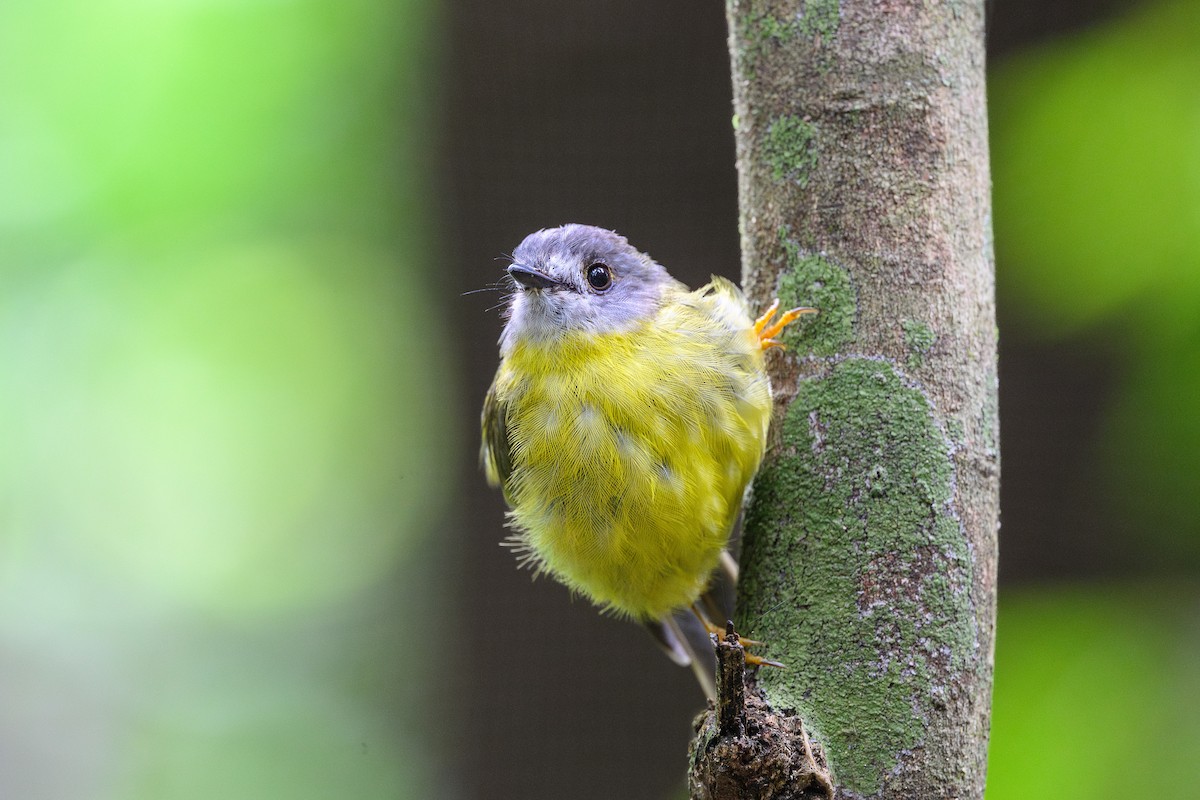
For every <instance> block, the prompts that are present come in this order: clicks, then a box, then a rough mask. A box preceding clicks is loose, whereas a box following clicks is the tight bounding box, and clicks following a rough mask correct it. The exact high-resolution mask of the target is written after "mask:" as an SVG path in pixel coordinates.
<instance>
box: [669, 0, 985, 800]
mask: <svg viewBox="0 0 1200 800" xmlns="http://www.w3.org/2000/svg"><path fill="white" fill-rule="evenodd" d="M728 14H729V27H730V52H731V56H732V61H733V87H734V107H735V111H736V115H735V117H734V125H735V127H736V131H737V161H738V172H739V188H740V200H741V231H742V252H743V275H744V286H745V287H746V289H747V293H748V295H749V296H750V298H751V300H752V302H753V303H755V304H759V305H765V304H766V302H768V301H769V300H770V299H771V298H773V297H775V296H779V297H780V298H781V300H782V302H783V305H784V307H785V308H787V307H789V306H798V305H811V306H815V307H817V308H818V309H820V314H818V315H810V316H809V317H805V318H802V320H801V321H800V322H798V323H795V324H794V325H793V326H792V329H790V331H789V333H787V334H785V337H784V340H785V342H786V343H787V344H788V347H789V350H788V352H787V353H781V354H779V355H775V356H772V359H771V369H772V384H773V386H774V388H775V397H776V402H777V408H776V415H777V416H776V428H775V431H774V433H773V435H772V442H771V446H770V448H769V452H768V455H767V459H766V461H765V462H764V465H763V468H762V470H761V472H760V473H759V476H758V477H757V479H756V480H755V486H754V497H753V500H752V501H751V503H750V505H749V506H748V508H747V512H746V521H745V533H744V537H743V550H742V557H741V563H742V579H741V582H740V585H739V595H738V612H737V620H738V629H739V631H740V632H741V633H743V634H746V635H748V636H750V637H752V638H754V639H758V640H761V641H763V642H764V645H763V646H762V648H760V650H759V651H760V652H761V654H762V655H764V656H766V657H769V658H772V659H776V660H779V661H782V662H784V663H785V664H786V665H787V668H786V669H764V670H762V671H761V673H760V675H759V678H758V686H759V687H760V689H761V690H762V692H763V693H764V695H763V696H764V698H765V700H766V701H767V704H768V705H769V707H770V708H771V709H772V710H773V711H774V712H776V713H778V714H780V715H782V716H784V717H787V716H789V715H794V714H798V715H799V716H800V717H801V718H802V719H803V722H804V726H803V728H800V727H799V726H796V725H793V726H792V727H791V728H789V729H788V730H791V731H793V746H794V748H795V749H796V750H803V749H804V743H803V742H802V741H800V739H801V738H803V736H802V734H803V731H804V730H806V731H807V733H808V736H809V738H810V739H811V741H812V743H813V745H814V748H815V750H814V752H815V753H816V755H817V756H818V759H817V760H818V761H820V759H821V757H822V756H823V757H824V759H827V763H828V770H829V773H831V777H832V785H833V789H832V794H833V795H834V796H836V797H844V798H850V797H854V798H870V797H880V798H922V799H926V798H982V797H983V789H984V779H985V769H986V755H987V736H988V720H989V712H990V695H991V680H992V646H993V633H994V619H995V616H994V614H995V579H996V533H997V528H998V514H999V453H998V420H997V402H996V327H995V314H994V300H993V293H994V292H993V284H994V279H993V267H992V245H991V217H990V199H989V193H990V180H989V175H988V153H987V118H986V113H985V96H984V48H983V21H984V10H983V3H982V2H981V0H970V1H969V2H967V1H963V2H956V1H954V0H946V1H945V2H941V3H935V2H915V1H914V0H889V1H888V2H879V1H878V0H876V1H875V2H866V0H843V2H841V3H838V2H837V0H808V2H794V1H793V2H783V1H781V0H730V2H729V4H728ZM747 694H748V695H749V694H753V692H750V691H748V692H747ZM714 725H715V727H714ZM714 725H709V726H706V728H705V730H703V731H701V735H700V737H698V739H697V741H696V742H695V743H694V750H695V752H694V754H693V771H692V791H693V796H694V797H707V798H721V797H804V796H809V795H806V794H804V792H809V793H810V794H811V795H815V796H820V794H821V787H820V786H819V785H817V784H813V786H812V787H809V788H806V789H804V790H803V791H801V790H800V789H797V788H796V787H794V786H793V787H792V788H791V789H788V788H787V787H784V788H783V789H778V788H777V789H761V790H760V789H746V788H745V787H743V788H740V789H735V788H731V787H732V786H733V784H732V783H731V782H729V781H726V782H725V783H723V784H722V783H721V781H719V780H717V781H714V778H713V776H714V775H716V774H718V773H720V772H721V770H720V769H717V770H715V771H714V770H713V769H711V767H712V765H711V764H710V765H709V767H710V768H709V769H707V770H706V768H705V765H704V763H703V762H704V760H705V756H706V754H711V753H715V752H718V748H715V743H716V742H717V741H718V740H719V739H720V738H721V737H722V736H723V734H722V733H721V726H720V725H719V724H716V723H714ZM752 727H753V726H752ZM724 728H725V729H726V730H728V729H729V726H728V725H725V726H724ZM721 752H722V753H724V755H722V758H726V759H727V758H729V755H728V753H727V752H726V751H721ZM814 787H815V788H814ZM788 791H791V794H789V793H787V792H788ZM826 793H827V794H828V793H829V792H826Z"/></svg>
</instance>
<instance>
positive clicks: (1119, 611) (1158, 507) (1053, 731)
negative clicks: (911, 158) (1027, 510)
mask: <svg viewBox="0 0 1200 800" xmlns="http://www.w3.org/2000/svg"><path fill="white" fill-rule="evenodd" d="M1197 76H1200V2H1198V1H1197V0H1172V1H1171V2H1162V3H1155V4H1151V5H1146V6H1143V7H1141V8H1139V9H1138V10H1137V12H1136V13H1134V14H1131V15H1129V16H1126V17H1123V18H1119V19H1115V20H1112V21H1110V22H1108V23H1106V24H1104V25H1101V26H1099V27H1096V28H1094V29H1092V30H1090V31H1088V32H1085V33H1083V34H1080V35H1076V36H1073V37H1071V38H1068V39H1065V40H1060V41H1056V42H1052V43H1049V44H1047V45H1045V46H1042V47H1039V48H1037V49H1034V50H1031V51H1029V52H1026V53H1023V54H1020V55H1018V56H1017V57H1015V58H1012V59H1010V60H1008V61H1006V62H1004V63H1002V64H1000V65H998V66H997V68H996V69H995V70H994V71H993V73H992V74H991V76H990V85H991V91H990V95H991V96H990V115H991V130H992V156H993V175H994V181H995V229H996V250H997V264H998V281H999V290H1000V295H1001V302H1002V303H1004V304H1005V306H1006V309H1007V310H1008V313H1009V316H1010V318H1011V319H1013V320H1015V321H1016V322H1017V323H1018V324H1019V325H1020V326H1022V327H1024V328H1025V329H1026V332H1025V334H1024V335H1025V336H1027V337H1028V336H1035V337H1042V338H1052V339H1075V340H1081V339H1083V338H1087V337H1091V338H1092V339H1093V340H1099V341H1107V342H1110V343H1111V352H1112V357H1113V358H1114V359H1119V360H1121V362H1122V366H1121V368H1120V369H1119V370H1117V373H1118V375H1119V376H1120V382H1119V385H1118V387H1117V389H1116V397H1115V400H1114V402H1113V405H1112V407H1111V408H1110V409H1109V413H1108V419H1107V423H1108V424H1107V429H1106V430H1105V434H1104V435H1105V439H1104V444H1103V449H1104V452H1105V456H1106V458H1105V461H1104V463H1103V464H1102V465H1099V468H1098V478H1097V480H1098V481H1099V484H1098V485H1097V488H1096V491H1095V496H1096V497H1097V502H1099V503H1101V504H1105V507H1106V510H1107V511H1108V512H1109V513H1110V514H1111V515H1112V518H1113V519H1114V520H1115V527H1116V528H1118V529H1119V530H1120V533H1121V535H1122V536H1124V537H1127V538H1128V540H1129V542H1130V544H1129V545H1128V547H1127V549H1128V551H1130V552H1136V553H1139V554H1140V555H1139V556H1138V557H1135V558H1134V559H1133V560H1135V561H1140V562H1141V563H1142V565H1143V566H1144V565H1146V564H1151V565H1155V566H1157V567H1159V568H1160V569H1166V570H1168V571H1174V572H1177V573H1181V574H1182V575H1183V576H1186V577H1188V578H1189V579H1190V580H1191V581H1193V582H1192V583H1185V584H1183V585H1182V586H1176V585H1172V584H1169V583H1160V584H1145V585H1138V586H1133V587H1128V588H1123V589H1107V588H1092V589H1083V588H1078V589H1069V588H1068V589H1063V588H1058V589H1046V590H1042V591H1035V590H1029V589H1025V590H1016V591H1010V592H1008V593H1007V594H1005V595H1003V596H1002V598H1001V605H1000V617H999V631H998V638H997V645H996V648H997V649H996V690H995V711H994V718H993V737H992V746H991V761H990V779H989V788H988V797H989V800H999V799H1000V798H1006V797H1014V798H1015V797H1055V798H1074V797H1079V798H1083V797H1096V796H1100V795H1107V794H1111V793H1113V792H1114V791H1115V792H1117V793H1121V792H1129V791H1132V792H1133V793H1135V794H1138V795H1145V796H1149V797H1161V798H1180V799H1181V800H1182V798H1190V797H1194V796H1195V795H1196V791H1197V788H1198V787H1200V779H1198V778H1197V773H1196V764H1198V763H1200V724H1198V723H1197V720H1198V719H1200V714H1198V712H1200V672H1198V671H1197V670H1196V668H1195V665H1196V664H1197V663H1198V662H1200V627H1198V626H1197V623H1196V620H1197V619H1198V618H1200V617H1198V616H1197V613H1196V612H1197V610H1200V595H1197V593H1196V589H1195V583H1194V579H1195V574H1196V569H1197V567H1198V566H1200V506H1197V504H1196V499H1195V497H1196V488H1197V487H1198V486H1200V414H1197V412H1196V404H1195V398H1196V396H1197V395H1198V394H1200V81H1198V80H1197ZM1160 580H1161V579H1160ZM1117 787H1120V788H1117Z"/></svg>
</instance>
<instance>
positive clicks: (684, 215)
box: [0, 0, 1200, 800]
mask: <svg viewBox="0 0 1200 800" xmlns="http://www.w3.org/2000/svg"><path fill="white" fill-rule="evenodd" d="M989 24H990V31H991V32H990V35H989V56H990V59H991V62H990V63H991V72H990V76H989V83H990V95H991V96H990V106H991V131H992V155H993V174H994V181H995V233H996V253H997V268H998V283H999V292H1000V297H999V304H1000V305H999V309H1000V324H1001V332H1002V334H1001V338H1002V362H1001V392H1002V394H1001V406H1002V429H1003V437H1004V438H1003V443H1002V446H1003V459H1004V470H1003V483H1004V489H1003V509H1004V511H1003V513H1004V528H1003V531H1002V534H1001V541H1002V544H1001V579H1002V592H1001V600H1000V612H999V631H998V638H997V651H996V696H995V716H994V729H993V738H992V748H991V779H990V785H989V792H988V797H989V800H1004V799H1005V798H1029V797H1053V798H1085V797H1087V798H1091V797H1094V796H1097V795H1100V794H1105V793H1108V792H1111V791H1113V787H1114V786H1116V785H1121V786H1122V788H1124V789H1126V790H1132V791H1135V792H1136V793H1138V794H1143V793H1144V794H1146V795H1147V796H1154V797H1159V798H1191V797H1194V796H1196V795H1197V794H1198V793H1200V773H1198V772H1197V769H1196V765H1197V764H1200V669H1198V668H1197V664H1200V499H1198V498H1200V413H1197V411H1196V408H1197V405H1198V403H1200V400H1198V398H1200V80H1198V77H1200V0H1159V1H1157V2H1131V0H1123V1H1122V0H1106V2H1101V3H1097V2H1086V1H1085V0H1053V2H1034V0H1009V2H1004V0H998V1H997V2H996V3H994V4H992V5H990V6H989ZM724 37H725V31H724V17H723V9H722V8H721V7H720V4H711V7H709V6H707V5H706V6H704V7H703V8H702V9H697V8H696V6H695V4H694V2H691V0H687V1H686V2H685V0H670V1H669V2H663V3H655V4H644V3H639V2H637V0H609V1H608V2H604V3H586V4H560V3H554V2H552V0H516V1H515V2H512V3H508V4H495V3H487V2H485V0H453V2H443V3H436V2H433V0H401V2H382V0H348V1H347V0H343V1H342V2H333V1H332V0H177V1H176V2H171V1H170V0H94V2H90V3H83V2H79V0H47V2H42V3H25V2H10V3H4V4H0V367H2V368H0V797H6V798H7V797H13V798H97V799H98V800H108V799H109V798H156V799H158V798H163V799H165V800H173V799H174V798H209V797H216V796H219V797H223V798H269V797H289V798H307V797H313V798H318V797H320V798H325V797H333V796H338V797H354V798H428V797H436V798H455V797H464V798H476V797H478V798H510V797H511V798H543V797H545V798H551V797H572V798H580V800H583V799H584V798H593V797H594V798H608V797H625V798H642V797H644V798H663V797H668V796H679V791H680V789H679V787H680V786H681V781H682V777H681V776H682V773H683V769H684V751H685V748H686V742H687V739H688V736H689V728H690V721H691V715H692V714H693V713H694V712H695V711H696V710H697V709H698V708H699V704H700V698H699V696H698V694H697V692H696V689H695V687H694V686H692V683H691V679H690V676H687V675H685V674H682V673H680V672H678V671H676V670H675V668H674V667H672V666H671V665H670V664H667V663H666V661H665V659H661V657H660V656H659V655H658V654H657V653H656V652H655V651H654V649H653V647H651V646H649V645H647V643H646V642H645V641H644V640H643V639H642V638H641V636H640V634H639V633H638V632H637V631H632V632H631V630H630V627H629V626H627V625H624V624H622V623H620V622H617V621H614V620H611V619H605V618H600V617H598V616H597V615H596V614H595V613H594V612H593V611H592V610H591V609H590V608H588V607H587V606H586V604H585V603H582V602H575V603H571V602H568V600H567V595H566V593H565V592H564V591H563V590H561V588H560V587H557V586H555V585H553V584H552V583H550V582H547V581H540V582H537V583H535V584H533V585H530V583H529V579H528V575H527V574H523V573H520V572H518V571H517V570H516V569H515V568H514V566H513V563H512V559H511V556H510V555H509V554H508V553H506V552H504V551H503V550H502V549H501V548H499V547H497V546H496V542H497V541H498V540H499V539H500V538H501V537H502V536H503V531H502V529H501V524H502V510H501V509H502V506H501V503H500V500H499V498H498V496H497V495H496V494H495V493H493V492H490V491H489V490H487V489H486V487H485V485H484V483H483V481H482V478H481V477H480V476H479V475H478V474H477V472H476V470H475V468H474V464H473V461H474V453H473V451H474V447H475V437H476V426H477V409H478V407H479V403H480V401H481V398H482V395H483V391H484V389H485V388H486V385H487V382H488V380H489V379H490V372H491V370H492V369H493V368H494V364H495V339H496V336H497V334H498V332H499V326H500V320H499V319H498V317H497V315H496V313H495V311H491V310H489V309H490V308H491V307H492V306H494V303H495V302H496V301H497V300H498V297H496V296H493V295H490V294H488V293H486V292H485V293H483V294H474V295H468V296H465V297H464V296H462V293H463V292H466V291H469V290H472V289H476V288H480V287H483V286H485V285H486V284H488V283H489V282H492V281H494V280H496V278H497V277H498V276H499V275H500V274H501V273H500V268H501V264H500V263H498V262H496V261H495V260H494V258H495V257H496V256H497V255H499V254H500V253H501V252H503V251H507V250H511V248H512V247H513V246H515V245H516V244H517V242H519V241H520V239H521V237H522V236H523V235H524V234H525V233H527V232H529V231H531V230H534V229H536V228H539V227H543V226H546V225H553V224H559V223H562V222H567V221H586V222H594V223H597V224H603V225H608V226H611V227H615V228H617V229H619V230H621V231H622V232H624V233H626V234H627V235H629V237H630V238H631V240H633V241H634V242H636V243H638V244H639V246H641V247H644V248H645V249H646V250H648V251H649V252H651V253H652V254H654V255H655V256H656V258H658V259H659V260H660V261H662V262H663V263H664V264H666V265H668V267H670V268H671V269H672V271H673V272H674V273H675V274H677V275H678V276H679V277H681V278H683V279H685V280H687V281H689V282H691V283H693V284H695V283H697V282H698V281H701V280H703V278H705V277H706V276H707V275H708V274H710V273H714V272H715V273H721V274H726V275H731V276H736V275H737V272H738V253H737V231H736V184H735V175H734V171H733V142H732V132H731V130H730V126H729V113H730V112H729V78H728V62H727V57H726V54H725V50H724Z"/></svg>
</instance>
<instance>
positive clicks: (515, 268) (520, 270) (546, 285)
mask: <svg viewBox="0 0 1200 800" xmlns="http://www.w3.org/2000/svg"><path fill="white" fill-rule="evenodd" d="M508 274H509V277H511V278H512V279H513V280H514V281H516V282H517V283H519V284H520V285H521V286H523V287H525V288H526V289H552V288H554V287H555V286H558V281H556V280H554V278H551V277H550V276H549V275H547V274H546V273H544V272H539V271H537V270H536V269H532V268H530V267H523V266H521V265H520V264H513V265H512V266H510V267H509V268H508Z"/></svg>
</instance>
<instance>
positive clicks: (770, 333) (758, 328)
mask: <svg viewBox="0 0 1200 800" xmlns="http://www.w3.org/2000/svg"><path fill="white" fill-rule="evenodd" d="M778 310H779V298H776V299H775V302H773V303H771V307H770V308H768V309H767V310H766V311H764V312H763V315H762V316H761V317H759V318H758V319H756V320H755V321H754V333H755V334H757V335H758V342H759V345H760V346H761V347H762V349H763V350H769V349H771V348H772V347H783V342H781V341H779V340H778V339H776V338H774V337H775V336H776V335H777V334H778V333H779V332H780V331H782V330H783V329H784V328H786V327H787V326H788V325H790V324H791V323H793V322H795V321H796V320H797V319H798V318H799V317H800V316H801V315H803V314H815V313H817V309H815V308H793V309H792V310H791V311H785V312H783V314H781V315H780V316H779V319H777V320H775V321H774V322H771V317H773V316H775V312H777V311H778Z"/></svg>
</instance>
